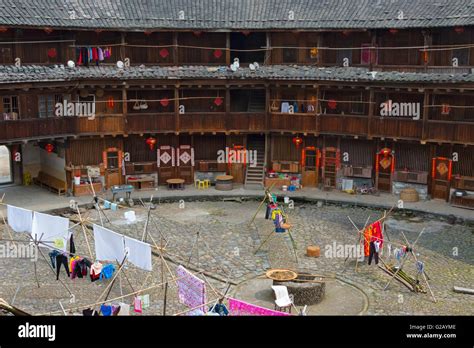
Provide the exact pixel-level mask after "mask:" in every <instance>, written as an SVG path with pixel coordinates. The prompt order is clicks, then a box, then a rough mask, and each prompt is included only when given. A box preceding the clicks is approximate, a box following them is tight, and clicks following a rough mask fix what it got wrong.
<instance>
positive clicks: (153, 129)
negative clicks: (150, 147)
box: [126, 112, 175, 133]
mask: <svg viewBox="0 0 474 348" xmlns="http://www.w3.org/2000/svg"><path fill="white" fill-rule="evenodd" d="M174 127H175V124H174V113H172V112H170V113H153V114H128V115H127V125H126V131H127V133H144V132H150V133H160V132H163V131H173V130H174Z"/></svg>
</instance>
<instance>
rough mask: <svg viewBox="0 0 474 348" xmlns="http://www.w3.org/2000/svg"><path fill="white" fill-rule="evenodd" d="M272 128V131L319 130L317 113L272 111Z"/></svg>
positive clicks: (310, 131) (309, 131)
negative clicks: (317, 127)
mask: <svg viewBox="0 0 474 348" xmlns="http://www.w3.org/2000/svg"><path fill="white" fill-rule="evenodd" d="M270 129H271V130H272V131H290V132H302V133H304V132H308V133H312V132H317V129H316V115H315V114H309V113H308V114H301V113H294V114H288V113H279V112H275V113H271V114H270Z"/></svg>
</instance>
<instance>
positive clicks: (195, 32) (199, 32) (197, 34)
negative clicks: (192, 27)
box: [193, 31, 202, 37]
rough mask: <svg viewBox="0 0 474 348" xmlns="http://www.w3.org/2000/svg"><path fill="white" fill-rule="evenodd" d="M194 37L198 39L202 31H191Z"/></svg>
mask: <svg viewBox="0 0 474 348" xmlns="http://www.w3.org/2000/svg"><path fill="white" fill-rule="evenodd" d="M193 34H194V36H197V37H200V36H201V34H202V31H193Z"/></svg>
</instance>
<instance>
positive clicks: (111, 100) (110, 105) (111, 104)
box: [107, 97, 115, 109]
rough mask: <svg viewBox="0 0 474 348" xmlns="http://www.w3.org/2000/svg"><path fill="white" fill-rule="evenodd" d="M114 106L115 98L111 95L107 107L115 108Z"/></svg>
mask: <svg viewBox="0 0 474 348" xmlns="http://www.w3.org/2000/svg"><path fill="white" fill-rule="evenodd" d="M114 106H115V100H114V98H113V97H109V98H108V99H107V107H108V108H109V109H113V108H114Z"/></svg>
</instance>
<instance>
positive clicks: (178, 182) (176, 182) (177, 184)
mask: <svg viewBox="0 0 474 348" xmlns="http://www.w3.org/2000/svg"><path fill="white" fill-rule="evenodd" d="M166 183H167V184H168V188H169V189H170V190H184V179H168V180H166Z"/></svg>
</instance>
